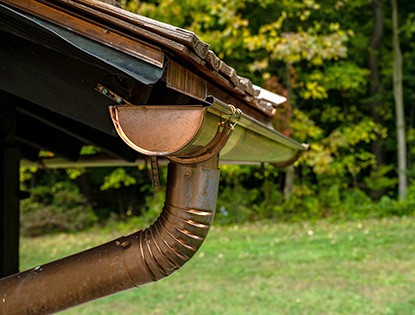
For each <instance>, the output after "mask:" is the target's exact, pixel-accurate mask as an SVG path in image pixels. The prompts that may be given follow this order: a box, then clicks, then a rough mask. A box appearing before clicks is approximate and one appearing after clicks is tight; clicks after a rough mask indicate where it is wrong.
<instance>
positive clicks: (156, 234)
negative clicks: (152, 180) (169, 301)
mask: <svg viewBox="0 0 415 315" xmlns="http://www.w3.org/2000/svg"><path fill="white" fill-rule="evenodd" d="M218 184H219V169H218V157H217V156H215V157H214V158H212V159H210V160H208V161H207V162H204V163H200V164H196V165H191V166H188V165H186V166H185V165H178V164H174V163H170V165H169V171H168V184H167V193H166V201H165V205H164V209H163V212H162V213H161V215H160V217H159V219H158V220H157V221H156V222H155V223H154V224H153V225H152V226H150V227H149V228H147V229H145V230H141V231H138V232H136V233H134V234H131V235H129V236H126V237H121V238H119V239H116V240H113V241H111V242H108V243H106V244H103V245H101V246H98V247H95V248H92V249H89V250H87V251H84V252H80V253H78V254H75V255H72V256H69V257H66V258H62V259H60V260H57V261H54V262H51V263H48V264H46V265H43V266H38V267H36V268H34V269H31V270H28V271H25V272H21V273H18V274H14V275H11V276H9V277H6V278H3V279H1V280H0V314H1V315H6V314H7V315H13V314H50V313H53V312H57V311H60V310H63V309H66V308H69V307H71V306H75V305H78V304H81V303H84V302H87V301H90V300H93V299H96V298H99V297H102V296H106V295H109V294H112V293H116V292H119V291H122V290H126V289H129V288H132V287H135V286H139V285H142V284H145V283H149V282H152V281H157V280H159V279H161V278H163V277H166V276H168V275H170V274H171V273H173V272H174V271H175V270H177V269H179V268H180V267H181V266H183V264H185V263H186V262H187V261H188V260H189V259H190V258H191V257H192V256H193V255H194V254H195V253H196V251H197V250H198V248H199V247H200V246H201V244H202V243H203V241H204V239H205V237H206V235H207V232H208V230H209V227H210V225H211V223H212V220H213V216H214V212H215V207H216V197H217V191H218Z"/></svg>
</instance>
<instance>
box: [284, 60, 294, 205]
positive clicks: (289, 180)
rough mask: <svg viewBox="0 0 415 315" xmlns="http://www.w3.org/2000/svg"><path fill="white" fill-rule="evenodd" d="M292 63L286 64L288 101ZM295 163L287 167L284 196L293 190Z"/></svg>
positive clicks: (290, 90)
mask: <svg viewBox="0 0 415 315" xmlns="http://www.w3.org/2000/svg"><path fill="white" fill-rule="evenodd" d="M291 67H292V66H291V64H290V63H287V64H286V70H287V73H286V83H285V84H286V87H287V98H288V101H291V99H292V87H291ZM294 175H295V172H294V165H290V166H288V167H286V168H285V182H284V198H285V199H289V198H290V197H291V195H292V192H293V185H294Z"/></svg>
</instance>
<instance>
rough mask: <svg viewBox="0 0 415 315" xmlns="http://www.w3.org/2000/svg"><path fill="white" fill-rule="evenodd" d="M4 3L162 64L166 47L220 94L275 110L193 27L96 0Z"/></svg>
mask: <svg viewBox="0 0 415 315" xmlns="http://www.w3.org/2000/svg"><path fill="white" fill-rule="evenodd" d="M0 3H7V4H8V5H10V6H12V7H15V8H19V9H22V10H24V11H25V12H29V13H32V14H34V15H36V16H38V17H40V18H42V19H45V20H47V21H49V22H53V23H55V24H57V25H60V26H62V27H64V28H67V29H70V30H72V31H73V32H76V33H78V34H81V35H83V36H86V37H88V38H91V39H93V40H95V41H97V42H99V43H101V44H104V45H108V46H111V47H113V48H115V49H118V50H120V51H123V52H125V53H127V54H131V55H134V56H136V57H137V58H140V59H142V60H146V61H148V62H150V63H152V64H156V65H158V66H161V65H162V64H163V60H164V54H163V52H162V50H163V51H168V52H169V53H170V54H171V55H173V56H174V57H173V58H174V59H175V60H176V61H177V62H180V63H182V64H188V65H190V68H192V69H191V71H192V72H197V73H200V74H201V75H202V76H203V78H204V79H206V80H207V81H210V82H211V83H213V84H214V85H216V86H219V87H220V89H221V90H223V91H224V92H220V94H221V95H220V98H221V99H222V97H223V98H224V97H226V94H227V93H229V94H231V95H232V96H233V97H235V98H237V99H238V102H241V104H242V106H247V107H251V108H252V109H254V110H255V111H256V112H258V113H259V114H260V115H259V116H261V115H262V116H264V117H265V118H266V117H272V116H273V115H274V114H275V109H274V108H273V106H271V107H264V106H262V105H261V103H260V100H259V99H258V98H257V96H258V93H259V91H258V90H257V89H256V88H255V87H254V86H253V85H252V83H251V81H250V80H249V79H247V78H242V77H240V76H238V75H237V74H236V71H235V70H234V69H233V68H232V67H230V66H229V65H227V64H226V63H224V62H223V61H222V60H220V59H219V58H217V56H216V55H215V54H214V53H213V52H212V51H210V50H209V45H207V44H206V43H204V42H202V41H201V40H200V39H199V38H198V37H197V36H196V35H195V34H194V33H192V32H189V31H186V30H184V29H181V28H177V27H174V26H171V25H168V24H165V23H161V22H158V21H155V20H152V19H149V18H146V17H142V16H140V15H136V14H132V13H129V12H127V11H125V10H122V9H120V8H117V7H114V6H111V5H109V4H106V3H102V2H100V1H95V0H53V1H52V0H51V1H46V0H38V1H36V0H0ZM218 96H219V95H218ZM222 100H223V101H226V100H225V99H222ZM237 105H238V104H235V106H237Z"/></svg>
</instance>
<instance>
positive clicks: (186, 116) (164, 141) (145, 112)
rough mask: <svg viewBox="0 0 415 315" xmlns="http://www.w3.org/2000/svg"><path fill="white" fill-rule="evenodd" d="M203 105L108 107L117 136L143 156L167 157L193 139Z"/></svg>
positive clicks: (202, 111)
mask: <svg viewBox="0 0 415 315" xmlns="http://www.w3.org/2000/svg"><path fill="white" fill-rule="evenodd" d="M205 111H206V108H204V107H203V106H158V105H154V106H111V107H110V113H111V118H112V120H113V122H114V125H115V129H116V130H117V132H118V134H119V135H120V137H121V138H122V139H123V140H124V141H125V142H126V143H127V144H128V145H129V146H130V147H132V148H133V149H135V150H137V151H138V152H140V153H143V154H146V155H170V154H173V153H175V152H177V151H179V150H180V149H182V148H183V147H185V146H186V145H187V144H188V143H189V142H190V141H192V140H193V138H194V137H195V135H196V134H197V132H198V131H199V129H200V126H201V125H202V122H203V119H204V112H205Z"/></svg>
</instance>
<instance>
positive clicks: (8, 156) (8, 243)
mask: <svg viewBox="0 0 415 315" xmlns="http://www.w3.org/2000/svg"><path fill="white" fill-rule="evenodd" d="M15 108H16V107H15V99H14V98H13V97H11V96H10V95H9V94H6V93H3V92H1V91H0V277H5V276H8V275H10V274H13V273H16V272H18V271H19V159H20V156H19V148H18V146H17V142H16V110H15Z"/></svg>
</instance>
